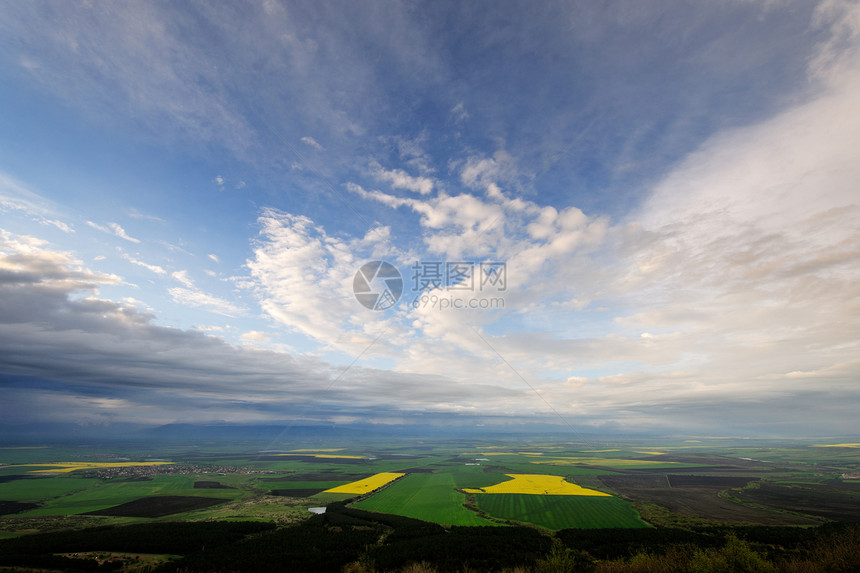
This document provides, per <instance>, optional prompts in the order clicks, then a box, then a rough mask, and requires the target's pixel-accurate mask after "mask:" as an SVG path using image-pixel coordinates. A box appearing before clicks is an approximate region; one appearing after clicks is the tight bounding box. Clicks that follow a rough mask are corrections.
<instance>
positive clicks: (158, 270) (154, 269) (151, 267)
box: [122, 253, 167, 275]
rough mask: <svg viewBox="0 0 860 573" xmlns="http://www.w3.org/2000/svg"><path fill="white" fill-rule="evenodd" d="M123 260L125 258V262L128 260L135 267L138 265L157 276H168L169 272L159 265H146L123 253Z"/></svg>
mask: <svg viewBox="0 0 860 573" xmlns="http://www.w3.org/2000/svg"><path fill="white" fill-rule="evenodd" d="M122 258H124V259H125V260H127V261H128V262H130V263H131V264H133V265H137V266H139V267H143V268H145V269H148V270H150V271H152V272H154V273H155V274H157V275H166V274H167V271H165V270H164V269H163V268H162V267H160V266H158V265H150V264H149V263H145V262H143V261H141V260H139V259H136V258H134V257H132V256H131V255H129V254H128V253H123V254H122Z"/></svg>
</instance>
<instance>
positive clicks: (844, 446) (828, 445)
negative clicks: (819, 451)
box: [812, 443, 860, 448]
mask: <svg viewBox="0 0 860 573" xmlns="http://www.w3.org/2000/svg"><path fill="white" fill-rule="evenodd" d="M812 447H813V448H860V443H851V444H814V445H813V446H812Z"/></svg>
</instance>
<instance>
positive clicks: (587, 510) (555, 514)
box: [475, 493, 648, 529]
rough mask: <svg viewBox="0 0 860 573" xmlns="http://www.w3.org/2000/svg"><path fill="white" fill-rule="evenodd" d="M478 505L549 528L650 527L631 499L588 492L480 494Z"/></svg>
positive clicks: (491, 512) (496, 514)
mask: <svg viewBox="0 0 860 573" xmlns="http://www.w3.org/2000/svg"><path fill="white" fill-rule="evenodd" d="M475 497H476V498H477V500H478V508H479V509H481V510H482V511H485V512H486V513H487V514H488V515H491V516H493V517H498V518H500V519H510V520H513V521H523V522H526V523H534V524H535V525H540V526H541V527H546V528H547V529H565V528H568V527H578V528H582V529H594V528H600V527H648V525H647V524H646V523H645V522H644V521H642V519H641V518H640V517H639V514H637V513H636V511H635V510H634V509H633V507H632V506H631V505H630V503H629V502H627V501H624V500H623V499H619V498H617V497H593V496H584V495H530V494H521V493H497V494H478V495H476V496H475Z"/></svg>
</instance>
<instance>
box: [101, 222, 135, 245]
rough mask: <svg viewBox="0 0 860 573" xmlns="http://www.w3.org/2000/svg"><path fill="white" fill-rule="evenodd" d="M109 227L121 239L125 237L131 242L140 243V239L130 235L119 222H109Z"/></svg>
mask: <svg viewBox="0 0 860 573" xmlns="http://www.w3.org/2000/svg"><path fill="white" fill-rule="evenodd" d="M108 227H110V229H111V231H113V234H114V235H116V236H117V237H119V238H120V239H125V240H126V241H129V242H131V243H139V242H140V239H135V238H134V237H129V236H128V233H126V232H125V229H123V228H122V226H120V224H119V223H108Z"/></svg>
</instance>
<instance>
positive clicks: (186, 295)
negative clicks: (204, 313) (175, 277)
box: [167, 287, 246, 317]
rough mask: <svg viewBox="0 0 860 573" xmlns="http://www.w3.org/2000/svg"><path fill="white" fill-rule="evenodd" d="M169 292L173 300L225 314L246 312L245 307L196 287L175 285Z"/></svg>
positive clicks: (231, 314) (233, 315) (236, 314)
mask: <svg viewBox="0 0 860 573" xmlns="http://www.w3.org/2000/svg"><path fill="white" fill-rule="evenodd" d="M167 292H168V293H169V294H170V296H171V297H173V300H174V301H175V302H177V303H179V304H184V305H187V306H191V307H195V308H203V309H205V310H208V311H210V312H214V313H216V314H221V315H223V316H229V317H236V316H241V315H243V314H245V312H246V309H245V308H242V307H240V306H237V305H235V304H233V303H232V302H230V301H228V300H226V299H223V298H219V297H217V296H215V295H212V294H208V293H205V292H203V291H201V290H199V289H196V288H182V287H173V288H169V289H167Z"/></svg>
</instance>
